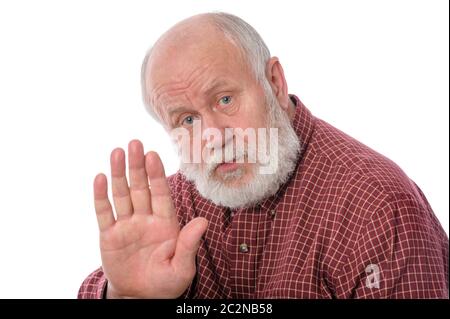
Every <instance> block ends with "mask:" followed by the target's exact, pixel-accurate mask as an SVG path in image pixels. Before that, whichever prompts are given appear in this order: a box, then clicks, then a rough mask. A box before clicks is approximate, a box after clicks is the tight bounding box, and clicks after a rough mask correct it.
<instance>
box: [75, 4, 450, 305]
mask: <svg viewBox="0 0 450 319" xmlns="http://www.w3.org/2000/svg"><path fill="white" fill-rule="evenodd" d="M142 88H143V95H144V100H145V103H146V106H147V107H148V109H149V112H150V113H151V114H152V115H153V116H154V117H155V119H156V120H157V121H159V122H160V123H161V124H162V125H163V126H164V127H165V128H166V130H167V131H168V132H171V133H173V132H177V138H174V140H175V143H176V145H178V147H179V149H180V150H181V151H182V152H181V153H183V156H182V158H183V160H182V161H181V165H180V171H179V172H178V173H176V174H175V175H173V176H170V177H168V178H166V176H165V173H164V169H163V164H162V163H161V160H160V158H159V157H158V155H157V154H156V153H155V152H149V153H147V154H145V155H144V151H143V146H142V144H141V143H140V142H139V141H136V140H135V141H131V142H130V143H129V146H128V167H129V183H128V181H127V178H126V176H125V152H124V151H123V150H122V149H115V150H114V151H113V152H112V153H111V182H112V194H113V205H114V208H115V213H116V215H114V213H113V208H112V205H111V203H110V201H109V199H108V195H107V179H106V176H105V175H103V174H99V175H97V177H96V178H95V181H94V196H95V209H96V215H97V220H98V225H99V228H100V251H101V257H102V267H101V268H100V269H98V270H96V271H95V272H93V273H92V274H91V275H89V276H88V277H87V279H86V280H85V281H84V282H83V284H82V286H81V288H80V291H79V297H80V298H178V297H185V298H448V237H447V235H446V234H445V232H444V231H443V229H442V227H441V226H440V224H439V221H438V220H437V218H436V217H435V215H434V214H433V211H432V209H431V207H430V205H429V204H428V202H427V200H426V198H425V196H424V194H423V193H422V192H421V190H420V189H419V187H418V186H417V185H416V184H414V182H413V181H411V180H410V179H409V178H408V177H407V176H406V175H405V174H404V173H403V172H402V170H401V169H400V168H399V167H398V166H397V165H395V164H394V163H393V162H391V161H390V160H389V159H387V158H385V157H383V156H382V155H380V154H377V153H376V152H374V151H373V150H371V149H370V148H368V147H367V146H365V145H363V144H361V143H359V142H358V141H356V140H354V139H352V138H351V137H349V136H347V135H346V134H344V133H343V132H341V131H339V130H338V129H336V128H334V127H332V126H331V125H329V124H327V123H326V122H324V121H322V120H320V119H318V118H316V117H314V116H313V115H312V114H311V112H310V111H309V110H308V109H307V108H306V107H305V106H304V105H303V104H302V103H301V101H300V100H299V99H298V98H297V97H296V96H295V95H290V94H288V87H287V84H286V80H285V77H284V74H283V69H282V66H281V64H280V62H279V60H278V59H277V58H276V57H271V56H270V54H269V50H268V49H267V47H266V45H265V44H264V42H263V40H262V39H261V38H260V36H259V35H258V33H257V32H256V31H255V30H254V29H253V28H252V27H251V26H250V25H248V24H247V23H246V22H244V21H243V20H241V19H239V18H238V17H235V16H232V15H229V14H224V13H208V14H202V15H197V16H194V17H191V18H188V19H186V20H184V21H182V22H180V23H178V24H177V25H175V26H174V27H173V28H171V29H170V30H169V31H167V32H166V33H165V34H164V35H163V36H161V38H160V39H159V40H158V41H157V42H156V43H155V45H154V46H153V47H152V49H151V50H150V51H149V53H148V54H147V56H146V58H145V60H144V63H143V67H142ZM272 130H274V131H275V132H276V134H272V132H273V131H272ZM180 132H182V133H183V134H184V135H183V136H182V137H183V138H180V134H179V133H180ZM230 132H231V133H230ZM243 132H244V133H243ZM251 132H256V133H257V134H256V133H255V134H253V135H252V134H251ZM212 133H214V134H212ZM216 133H219V134H216ZM217 135H219V137H217ZM186 136H187V137H188V139H184V137H186ZM255 136H258V140H257V143H256V145H255V143H252V142H254V141H255ZM211 137H213V138H211ZM259 137H264V138H262V139H261V140H262V142H261V141H260V140H259ZM238 140H241V146H242V144H244V146H248V147H247V148H246V147H244V148H242V147H238V144H239V143H238ZM195 144H197V145H196V146H197V147H196V146H195ZM190 146H192V148H190ZM198 149H201V150H203V151H205V150H208V149H209V150H210V152H208V151H206V152H202V153H201V155H202V156H200V158H199V157H198V156H196V154H195V151H196V150H198ZM220 150H223V152H219V151H220ZM230 150H231V152H230ZM222 154H223V156H222ZM230 154H231V155H230ZM197 155H198V154H197ZM252 155H253V156H252ZM256 155H257V156H256ZM260 155H267V157H266V160H265V161H264V160H263V159H264V156H260ZM195 157H197V160H195V159H194V158H195ZM267 158H269V159H268V160H267ZM264 169H265V170H264Z"/></svg>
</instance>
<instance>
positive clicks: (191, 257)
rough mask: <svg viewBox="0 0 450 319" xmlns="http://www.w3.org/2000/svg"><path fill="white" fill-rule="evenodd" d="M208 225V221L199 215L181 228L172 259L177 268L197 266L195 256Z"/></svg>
mask: <svg viewBox="0 0 450 319" xmlns="http://www.w3.org/2000/svg"><path fill="white" fill-rule="evenodd" d="M207 227H208V221H207V220H206V219H205V218H202V217H197V218H194V219H193V220H191V221H190V222H189V223H188V224H187V225H186V226H184V227H183V229H181V231H180V234H179V236H178V240H177V245H176V248H175V255H174V257H173V261H172V262H173V263H174V266H175V267H176V268H178V269H192V266H194V267H195V257H196V256H197V251H198V247H199V246H200V240H201V237H202V236H203V234H204V233H205V231H206V228H207Z"/></svg>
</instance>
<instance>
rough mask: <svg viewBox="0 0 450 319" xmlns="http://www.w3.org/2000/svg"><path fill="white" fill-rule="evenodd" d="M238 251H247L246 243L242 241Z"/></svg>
mask: <svg viewBox="0 0 450 319" xmlns="http://www.w3.org/2000/svg"><path fill="white" fill-rule="evenodd" d="M239 251H240V252H241V253H248V245H247V244H246V243H242V244H240V245H239Z"/></svg>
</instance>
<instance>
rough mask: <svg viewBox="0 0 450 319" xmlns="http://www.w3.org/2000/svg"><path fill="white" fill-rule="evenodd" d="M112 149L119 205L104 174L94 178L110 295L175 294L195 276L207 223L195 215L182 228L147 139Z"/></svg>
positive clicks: (157, 161)
mask: <svg viewBox="0 0 450 319" xmlns="http://www.w3.org/2000/svg"><path fill="white" fill-rule="evenodd" d="M128 153H129V156H128V164H129V180H130V183H129V185H128V181H127V178H126V176H125V152H124V151H123V150H122V149H115V150H114V151H113V152H112V153H111V177H112V181H111V182H112V193H113V201H114V208H115V211H116V215H117V218H115V217H114V214H113V209H112V205H111V203H110V201H109V199H108V195H107V179H106V176H105V175H103V174H99V175H97V176H96V178H95V181H94V197H95V209H96V214H97V220H98V224H99V228H100V250H101V257H102V266H103V271H104V273H105V275H106V278H107V279H108V297H135V298H176V297H178V296H180V295H181V294H182V293H183V292H184V291H185V290H186V288H187V287H188V285H189V284H190V282H191V281H192V279H193V277H194V275H195V270H196V269H195V256H196V253H197V249H198V245H199V241H200V238H201V236H202V235H203V233H204V232H205V230H206V227H207V222H206V220H205V219H203V218H195V219H193V220H192V221H191V222H189V223H188V224H187V225H186V226H185V227H183V229H182V230H180V227H179V223H178V219H177V216H176V213H175V208H174V206H173V202H172V198H171V196H170V189H169V186H168V183H167V180H166V176H165V173H164V167H163V165H162V163H161V160H160V158H159V156H158V155H157V154H156V153H154V152H149V153H148V154H146V155H145V156H144V152H143V146H142V143H141V142H139V141H137V140H134V141H131V142H130V143H129V146H128Z"/></svg>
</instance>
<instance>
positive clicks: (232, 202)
mask: <svg viewBox="0 0 450 319" xmlns="http://www.w3.org/2000/svg"><path fill="white" fill-rule="evenodd" d="M265 92H266V103H267V106H268V109H269V110H270V111H269V116H268V124H269V125H268V127H273V128H277V129H278V141H271V140H270V138H268V136H267V139H266V140H267V141H268V142H269V141H270V143H277V142H278V147H277V148H275V149H276V150H278V159H277V161H276V162H277V164H278V165H277V167H275V168H274V169H273V172H274V173H272V174H261V173H260V172H261V170H260V169H259V168H260V167H262V166H263V165H262V164H261V163H260V161H259V160H258V159H259V158H261V157H259V156H258V157H257V162H256V163H254V164H251V165H252V173H253V174H252V175H253V176H251V177H250V181H249V182H248V183H246V184H244V185H241V186H229V185H227V182H228V181H231V180H236V179H239V178H240V177H242V176H243V174H244V173H245V172H244V169H243V168H237V169H235V170H233V171H232V172H229V173H225V174H223V176H222V177H223V180H224V181H219V180H217V179H215V178H213V177H212V174H213V172H214V170H215V168H216V167H217V166H218V164H217V163H214V161H212V162H213V163H209V164H205V168H204V170H202V169H201V167H200V164H188V163H181V164H180V171H181V173H182V174H183V175H184V176H185V177H186V178H187V179H188V180H189V181H192V182H193V183H194V184H195V186H196V188H197V190H198V192H199V193H200V194H201V195H202V196H203V197H204V198H206V199H209V200H210V201H212V202H213V203H214V204H216V205H219V206H224V207H229V208H231V209H235V208H243V207H250V206H253V205H256V204H257V203H259V202H261V201H262V200H264V199H265V198H267V197H270V196H272V195H274V194H275V193H276V192H277V190H278V189H279V188H280V187H281V186H282V185H283V184H284V183H285V182H286V181H287V180H288V178H289V177H290V175H291V173H292V172H293V171H294V169H295V166H296V162H297V159H298V156H299V153H300V141H299V139H298V136H297V134H296V132H295V130H294V128H293V127H292V124H291V121H290V119H289V117H288V115H287V113H286V112H284V111H283V110H282V109H281V107H280V105H279V103H278V100H277V99H276V98H275V96H274V94H273V92H272V90H271V89H268V90H267V89H266V90H265ZM266 132H267V134H268V130H266ZM225 147H228V145H226V146H225ZM230 147H233V146H232V145H230ZM266 149H267V151H268V152H272V151H273V149H274V148H273V147H272V146H271V145H267V146H266ZM256 152H258V151H256ZM223 153H224V154H227V152H226V151H224V152H223ZM234 154H235V158H237V159H238V158H242V157H244V156H245V155H247V152H246V151H244V153H242V152H241V154H236V152H235V153H234ZM267 155H269V156H276V154H267ZM231 160H232V159H231V158H229V159H227V158H226V157H225V160H224V161H231ZM219 162H220V161H219Z"/></svg>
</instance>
